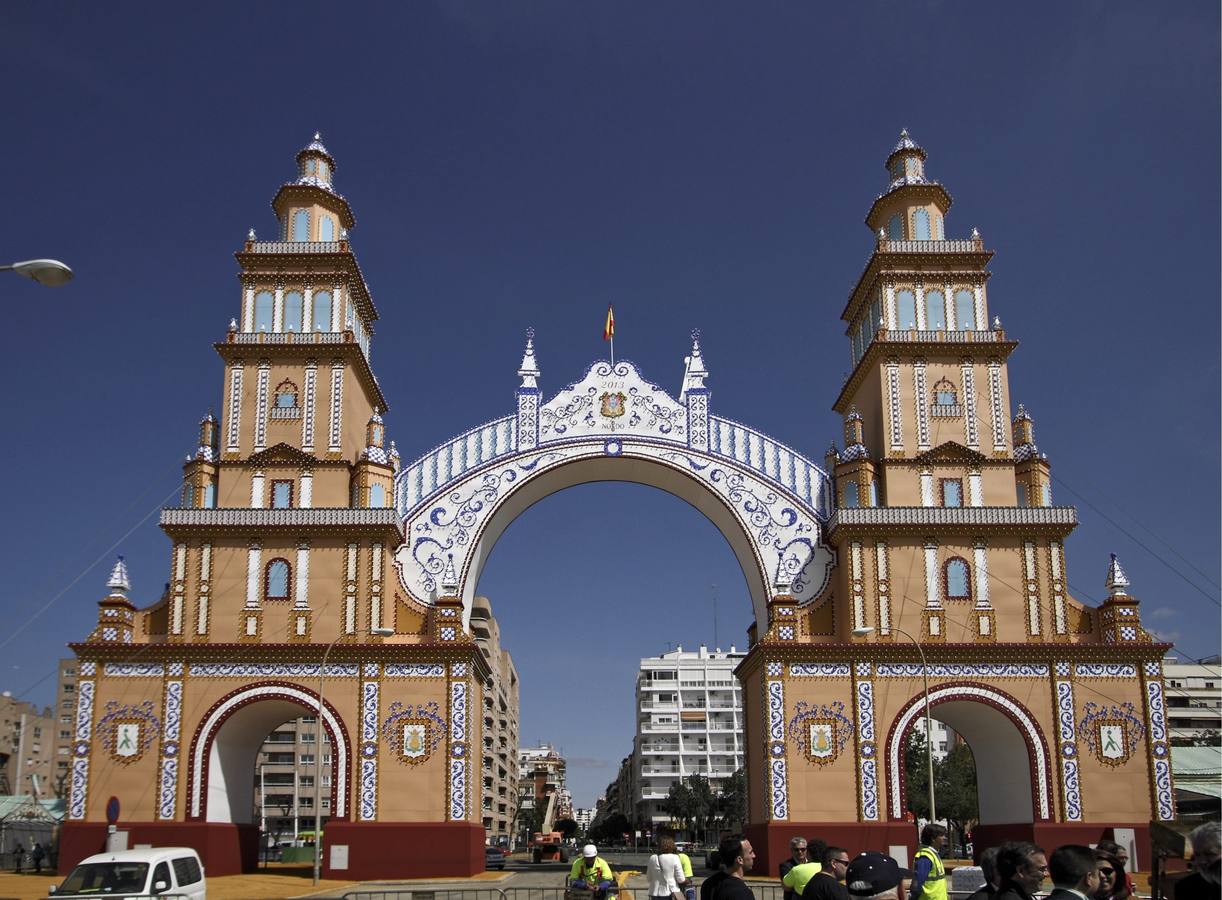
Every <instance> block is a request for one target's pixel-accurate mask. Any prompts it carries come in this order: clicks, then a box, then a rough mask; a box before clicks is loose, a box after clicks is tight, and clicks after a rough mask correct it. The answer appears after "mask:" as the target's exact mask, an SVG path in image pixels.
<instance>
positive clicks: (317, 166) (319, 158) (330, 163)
mask: <svg viewBox="0 0 1222 900" xmlns="http://www.w3.org/2000/svg"><path fill="white" fill-rule="evenodd" d="M334 172H335V159H334V157H332V156H331V154H330V153H329V152H327V148H326V147H324V146H323V143H322V135H321V134H319V133H318V132H317V131H316V132H314V140H312V141H310V143H309V144H307V145H306V146H305V147H303V148H302V149H301V151H300V152H299V153H298V154H297V183H298V184H312V185H315V186H316V187H320V188H324V189H326V190H328V191H329V190H331V176H332V174H333V173H334Z"/></svg>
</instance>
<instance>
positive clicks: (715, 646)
mask: <svg viewBox="0 0 1222 900" xmlns="http://www.w3.org/2000/svg"><path fill="white" fill-rule="evenodd" d="M709 588H710V589H711V590H712V591H713V649H714V650H720V649H721V644H720V643H719V642H718V640H717V585H715V584H710V585H709Z"/></svg>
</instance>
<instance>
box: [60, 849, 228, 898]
mask: <svg viewBox="0 0 1222 900" xmlns="http://www.w3.org/2000/svg"><path fill="white" fill-rule="evenodd" d="M205 889H206V885H205V881H204V867H203V865H202V864H201V863H200V861H199V854H198V853H196V852H195V851H194V850H192V849H191V848H190V847H155V848H153V849H150V850H123V851H121V852H118V853H98V854H95V855H94V856H91V857H89V858H88V859H85V860H82V861H81V863H80V865H78V866H77V867H76V868H75V869H73V870H72V871H71V872H70V873H69V874H68V877H67V878H65V879H64V882H63V884H61V885H59V886H58V887H56V886H55V885H52V886H51V887H50V888H49V889H48V893H49V894H52V895H53V896H55V898H56V900H61V898H64V900H66V898H69V897H98V896H104V897H107V898H108V900H123V898H126V897H141V898H143V897H155V896H158V895H166V896H167V897H174V898H179V897H184V898H187V900H206V897H205Z"/></svg>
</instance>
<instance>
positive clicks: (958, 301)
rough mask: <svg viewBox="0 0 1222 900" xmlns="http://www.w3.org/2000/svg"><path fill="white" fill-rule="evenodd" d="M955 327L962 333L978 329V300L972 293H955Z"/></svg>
mask: <svg viewBox="0 0 1222 900" xmlns="http://www.w3.org/2000/svg"><path fill="white" fill-rule="evenodd" d="M955 327H956V328H957V329H959V330H960V331H974V330H975V329H976V300H975V298H974V297H973V296H972V292H971V291H955Z"/></svg>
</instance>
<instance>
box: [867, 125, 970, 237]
mask: <svg viewBox="0 0 1222 900" xmlns="http://www.w3.org/2000/svg"><path fill="white" fill-rule="evenodd" d="M926 156H927V155H926V153H925V150H924V148H922V147H921V146H920V145H918V144H917V143H916V141H914V140H913V139H912V138H911V137H910V136H909V134H908V129H906V128H905V129H904V130H903V131H901V132H900V139H899V142H898V143H897V144H896V145H895V149H893V150H892V151H891V154H890V155H889V156H888V157H887V174H888V176H889V177H888V183H887V190H886V191H884V192H883V193H882V194H881V195H880V196H879V198H878V199H877V200H875V201H874V205H873V206H872V207H870V212H869V213H868V214H867V215H866V224H867V225H868V226H870V231H871V232H872V233H873V234H876V235H879V247H880V249H884V248H885V240H891V241H940V240H944V239H945V236H946V235H945V233H944V231H945V229H944V227H943V221H944V220H945V218H946V212H947V210H949V209H950V204H951V199H950V194H948V193H946V189H945V188H943V187H942V185H940V184H939V183H938V182H936V181H932V180H930V179H929V178H928V177H926V175H925V160H926ZM884 238H885V240H884Z"/></svg>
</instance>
